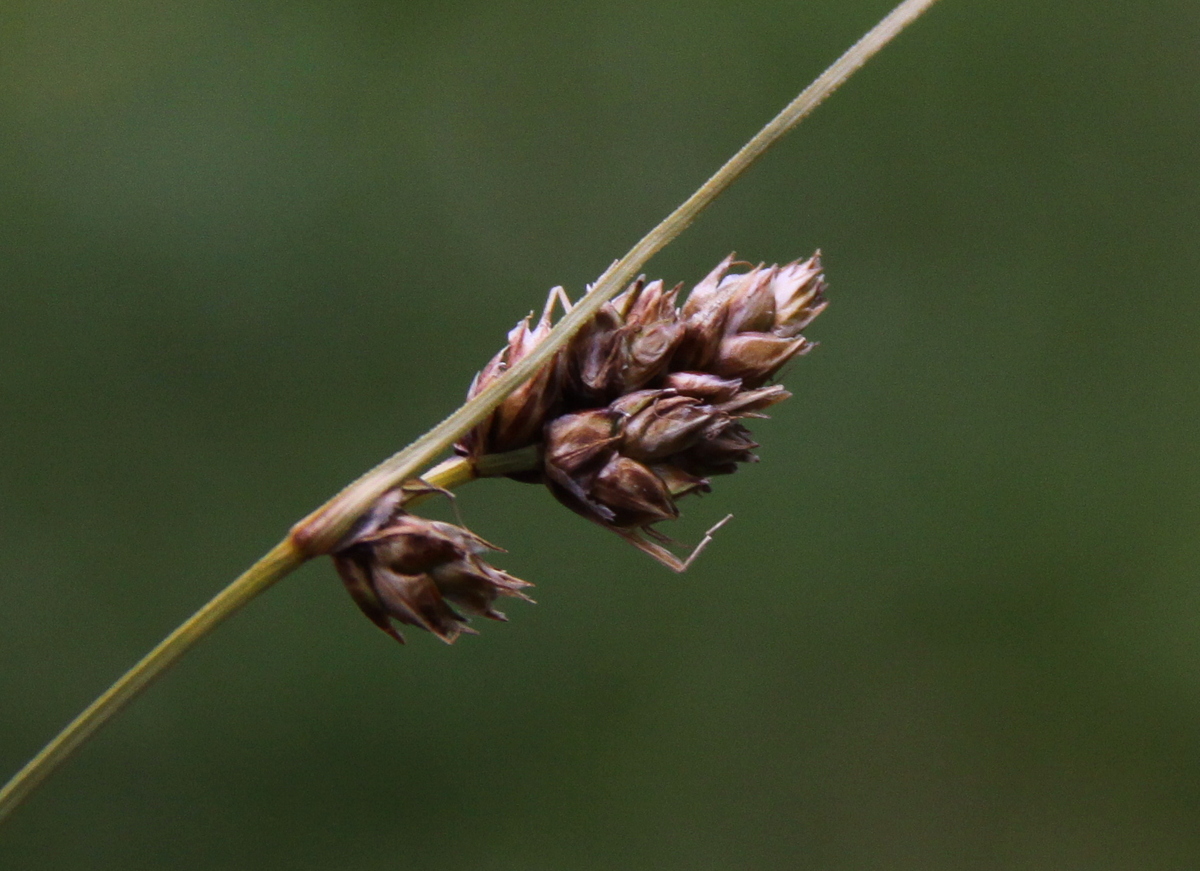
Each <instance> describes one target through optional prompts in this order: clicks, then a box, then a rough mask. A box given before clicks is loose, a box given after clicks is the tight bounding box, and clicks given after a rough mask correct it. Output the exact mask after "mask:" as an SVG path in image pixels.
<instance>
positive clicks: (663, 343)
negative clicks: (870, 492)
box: [455, 253, 826, 571]
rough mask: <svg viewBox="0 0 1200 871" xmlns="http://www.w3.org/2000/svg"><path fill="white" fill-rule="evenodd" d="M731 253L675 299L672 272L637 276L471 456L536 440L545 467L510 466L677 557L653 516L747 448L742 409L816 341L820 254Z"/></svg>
mask: <svg viewBox="0 0 1200 871" xmlns="http://www.w3.org/2000/svg"><path fill="white" fill-rule="evenodd" d="M733 265H734V260H733V255H732V254H731V255H730V256H729V257H726V258H725V259H724V260H723V261H721V263H720V264H718V266H717V267H716V269H714V270H713V271H712V272H711V273H709V274H708V276H707V277H705V278H704V280H703V281H701V282H700V283H699V284H697V285H696V286H695V287H694V288H693V289H692V291H691V293H690V294H688V296H687V299H686V301H684V302H683V304H682V305H681V306H680V305H677V299H678V297H679V293H680V290H681V286H676V287H674V288H672V289H670V290H668V289H666V287H665V286H664V285H663V283H662V282H661V281H654V282H651V283H646V281H645V279H644V278H639V279H637V280H636V281H635V282H634V283H633V284H631V285H630V287H629V288H628V289H627V290H626V291H625V292H624V293H622V294H621V295H620V296H618V297H616V298H615V299H613V300H612V301H611V302H609V303H607V304H605V305H604V306H603V307H602V308H601V309H600V310H599V312H598V313H597V315H596V317H595V318H594V319H593V320H592V321H591V322H590V323H589V324H587V325H586V326H585V327H584V328H583V329H582V330H580V332H579V333H578V334H577V335H576V336H575V338H574V339H573V340H572V341H571V342H570V343H569V344H568V345H567V346H566V347H565V348H564V349H563V350H562V351H561V352H559V353H558V354H557V355H555V357H554V358H553V359H552V360H551V362H550V363H548V364H547V365H546V366H545V367H544V368H543V369H542V370H541V371H540V372H539V373H538V374H537V375H536V376H535V377H534V378H533V379H532V380H531V381H530V382H527V383H526V385H524V386H523V387H522V388H521V389H520V390H518V391H517V392H516V393H514V394H512V395H511V396H509V397H508V399H506V400H505V401H504V402H503V403H501V405H500V406H499V407H498V408H497V409H496V410H495V411H494V412H493V413H492V414H491V415H490V416H489V417H488V418H487V419H485V420H484V421H483V422H482V423H480V424H479V425H478V426H477V427H476V428H475V429H474V430H472V431H471V432H470V433H468V434H467V435H466V436H465V437H464V438H463V439H462V440H461V441H460V442H459V443H458V444H457V445H456V446H455V450H456V451H457V452H458V453H459V454H461V455H463V456H467V457H471V458H477V457H479V456H482V455H484V454H490V453H499V452H503V451H512V450H517V449H519V448H525V447H529V446H530V445H535V444H539V445H541V447H542V463H541V468H540V469H538V470H536V471H535V472H533V473H529V472H524V473H520V474H518V475H513V476H512V477H516V478H518V479H519V480H524V481H536V482H540V483H543V484H545V485H546V486H547V487H548V488H549V490H550V491H551V492H552V493H553V494H554V496H555V497H556V498H557V499H558V500H559V501H560V502H562V503H563V504H564V505H566V506H567V507H569V508H571V509H572V510H573V511H576V512H578V513H579V514H581V515H583V516H584V517H587V518H588V519H590V520H593V521H595V522H596V523H599V524H600V525H602V526H605V527H606V528H608V529H611V530H613V531H614V532H616V533H617V534H619V535H621V536H622V537H623V538H625V539H626V540H628V541H629V542H630V543H632V544H634V545H635V546H637V547H639V548H641V549H642V550H645V551H646V552H647V553H649V554H650V555H651V556H653V557H655V558H656V559H658V560H660V561H661V562H663V563H664V564H666V565H668V566H669V567H671V568H673V569H675V570H677V571H681V570H682V569H683V568H684V567H685V566H686V563H684V562H681V561H680V560H679V559H678V558H676V557H675V556H674V555H673V554H671V553H670V551H668V550H666V549H665V548H664V547H662V546H661V545H660V544H656V543H655V542H654V541H651V540H649V539H647V538H646V536H647V535H648V536H650V537H652V538H654V539H656V540H658V541H660V542H662V541H668V540H669V539H666V538H665V537H664V536H662V535H661V534H660V533H658V532H657V531H656V530H655V529H654V528H653V524H655V523H658V522H659V521H663V520H673V519H675V518H676V517H678V516H679V509H678V507H677V505H676V500H677V499H678V498H679V497H681V496H685V495H687V494H689V493H705V492H708V491H709V490H710V488H711V482H710V480H709V478H710V477H711V476H713V475H724V474H729V473H731V472H734V471H736V469H737V467H738V465H739V464H740V463H746V462H756V461H757V459H758V458H757V457H756V456H755V455H754V453H753V451H754V449H755V448H757V447H758V444H757V443H756V442H755V441H754V440H753V438H752V436H751V433H750V431H749V430H748V429H747V428H746V426H745V425H744V423H742V421H744V420H746V419H748V418H755V417H763V416H764V415H763V414H762V412H763V410H764V409H766V408H769V407H770V406H772V405H774V404H775V403H777V402H782V401H783V400H784V399H787V398H788V396H790V395H791V394H789V393H788V392H787V391H786V390H784V389H783V388H782V387H780V386H777V385H770V386H768V382H769V381H770V380H771V379H772V378H773V377H774V376H775V375H776V373H778V372H779V370H780V369H781V368H782V367H783V365H784V364H785V363H787V362H788V361H789V360H791V359H792V358H793V357H797V356H800V355H802V354H805V353H807V352H808V351H809V350H810V349H811V348H812V347H813V343H811V342H809V341H808V340H807V339H806V338H804V336H803V335H801V331H802V330H803V329H804V328H805V327H806V326H808V324H809V323H811V322H812V320H813V318H815V317H816V316H817V315H818V314H820V313H821V311H822V310H824V308H825V306H826V300H825V297H824V291H825V287H826V285H825V279H824V275H823V274H822V272H821V260H820V254H819V253H818V254H814V255H813V256H812V257H810V258H809V259H808V260H805V261H795V262H792V263H788V264H786V265H784V266H775V265H772V266H761V265H760V266H758V267H755V268H752V269H750V270H749V271H746V272H731V271H730V270H731V268H732V267H733ZM559 301H561V302H562V304H563V307H564V308H569V303H567V302H566V299H565V296H564V294H563V292H562V290H561V288H555V289H554V290H553V291H551V294H550V298H549V300H548V301H547V305H546V309H545V311H544V312H543V313H542V317H541V319H540V320H539V322H538V324H537V326H536V327H533V328H531V327H530V325H529V322H530V318H526V319H525V320H524V321H522V322H521V323H519V324H518V325H517V327H516V328H515V329H514V330H513V331H512V332H511V333H509V341H508V344H507V345H506V346H505V347H504V348H502V349H501V350H500V352H499V353H498V354H497V355H496V356H495V357H494V358H492V360H491V361H490V362H489V363H488V365H487V366H485V367H484V368H483V370H481V371H480V373H479V374H478V375H477V376H476V378H475V381H474V382H473V383H472V385H471V389H470V391H469V393H468V396H469V397H470V396H474V395H475V394H476V393H478V392H479V391H480V390H482V389H484V388H485V387H487V386H488V384H490V383H491V382H492V381H493V380H495V379H496V378H497V377H499V375H501V374H502V373H503V372H505V371H506V370H507V369H509V368H510V367H511V366H513V365H514V364H516V363H517V362H518V361H519V360H521V359H522V358H523V357H524V356H526V355H527V354H528V353H529V352H530V351H531V350H532V349H533V348H534V347H536V346H537V344H538V343H539V342H541V341H542V339H543V338H544V337H545V336H546V335H547V334H548V333H549V331H550V321H551V313H552V310H553V307H554V305H555V303H556V302H559Z"/></svg>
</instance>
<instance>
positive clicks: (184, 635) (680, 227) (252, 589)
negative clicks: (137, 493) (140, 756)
mask: <svg viewBox="0 0 1200 871" xmlns="http://www.w3.org/2000/svg"><path fill="white" fill-rule="evenodd" d="M934 2H936V0H904V2H902V3H900V4H899V5H898V6H897V7H896V8H895V9H893V10H892V12H891V13H890V14H889V15H888V16H887V17H886V18H884V19H883V20H882V21H880V22H879V24H877V25H875V27H873V28H872V29H871V30H870V31H869V32H868V33H867V34H866V35H865V36H864V37H863V38H862V39H860V40H859V41H858V42H857V43H855V44H854V45H853V46H852V47H851V48H850V49H849V50H848V51H847V52H846V53H845V54H843V55H842V56H841V57H840V58H838V60H837V61H835V62H834V64H833V65H832V66H831V67H829V69H827V70H826V71H825V72H823V73H822V74H821V75H820V76H818V77H817V78H816V80H815V81H813V83H812V84H811V85H809V86H808V87H807V88H805V89H804V90H803V91H802V92H801V93H800V95H799V96H798V97H796V99H795V100H793V101H792V102H791V103H789V104H788V105H787V106H786V107H785V108H784V109H783V111H782V112H780V113H779V114H778V115H777V116H776V117H775V118H774V119H772V120H771V121H770V122H769V123H768V124H767V125H766V126H765V127H763V129H762V130H760V131H759V132H758V133H757V134H756V135H755V136H754V138H752V139H751V140H750V141H749V142H747V143H746V144H745V145H744V146H742V148H741V150H739V151H738V152H737V154H735V155H734V156H733V157H732V158H730V159H729V161H728V162H727V163H726V164H725V165H724V166H722V167H721V168H720V169H719V170H717V172H716V173H715V174H714V175H713V176H712V178H710V179H709V180H708V181H707V182H705V183H704V184H703V185H702V186H701V187H700V189H699V190H697V191H696V192H695V193H694V194H692V196H691V197H689V198H688V199H687V200H686V201H685V202H684V203H683V204H682V205H680V206H679V207H678V208H676V209H675V211H673V212H672V213H671V214H670V215H668V216H667V218H666V219H664V220H663V221H662V223H660V224H659V225H658V226H657V227H655V228H654V229H653V230H651V231H650V232H649V233H647V234H646V235H645V236H644V237H643V238H642V239H641V241H639V242H638V243H637V244H636V245H634V246H633V248H632V249H631V250H630V251H629V253H628V254H626V255H625V256H624V257H622V258H621V259H620V260H618V261H616V262H615V263H614V264H613V265H612V266H610V267H609V268H608V269H607V270H605V272H604V274H603V275H601V276H600V278H599V279H598V280H597V281H596V283H595V285H593V286H592V288H591V290H589V291H588V293H587V294H586V295H585V296H584V297H583V299H581V300H580V301H579V303H578V304H576V305H575V306H574V308H572V309H571V311H570V312H569V313H568V314H566V315H565V316H564V317H563V319H562V320H561V321H559V323H558V324H557V325H556V326H555V327H554V329H553V330H552V331H551V333H550V334H549V335H548V336H547V337H546V339H545V340H544V341H542V342H541V343H540V344H539V345H538V346H537V347H536V348H535V349H534V350H533V351H532V352H531V353H530V354H529V355H528V356H527V357H525V358H524V359H523V360H521V362H519V363H518V364H517V365H515V366H513V367H512V369H510V370H509V371H508V372H506V373H505V374H504V375H502V376H501V377H500V378H498V379H497V380H496V381H494V382H493V383H492V384H491V385H489V386H488V388H487V389H485V390H483V391H481V392H480V393H479V395H478V396H476V397H475V398H474V399H472V400H470V401H469V402H467V403H466V404H465V405H463V406H462V407H461V408H459V409H458V410H457V411H455V412H454V413H453V414H451V415H450V416H449V417H448V418H446V419H445V420H444V421H442V422H441V423H440V424H438V425H437V426H436V427H434V428H433V429H431V430H430V431H429V432H427V433H426V434H425V435H423V436H421V437H420V438H419V439H417V440H416V441H415V442H413V443H412V444H411V445H409V446H408V447H407V448H405V449H404V450H402V451H400V452H399V453H397V454H395V455H394V456H392V457H391V458H389V459H387V460H385V461H384V462H383V463H381V464H380V465H378V466H376V467H375V468H374V469H372V470H371V471H369V472H367V473H366V474H365V475H363V476H362V477H361V478H359V479H358V480H357V481H355V482H354V483H352V484H350V485H349V486H348V487H346V489H344V490H343V491H342V492H341V493H339V494H337V495H336V496H334V497H333V498H332V499H330V500H329V501H328V502H327V503H325V505H323V506H321V507H320V508H318V509H317V510H316V511H314V512H313V513H312V514H310V515H309V516H308V517H306V518H305V519H304V520H302V521H300V523H298V524H296V526H295V527H293V528H292V531H291V533H290V534H289V535H288V537H287V538H286V539H284V540H283V541H281V542H280V543H279V544H277V545H275V547H273V548H272V549H271V550H270V551H269V552H268V553H267V554H266V556H264V557H263V558H262V559H260V560H259V561H258V562H256V563H255V564H254V565H253V566H251V567H250V568H249V569H248V570H247V571H246V572H245V573H244V574H243V575H242V576H241V577H239V578H238V579H237V580H235V581H234V582H233V583H232V584H230V585H229V586H228V587H226V588H225V589H224V590H223V591H221V592H220V593H218V594H217V596H216V597H215V598H213V599H212V601H210V602H209V603H208V604H207V605H205V606H204V607H203V608H201V609H200V610H199V611H197V612H196V613H195V614H194V615H193V616H192V617H190V618H189V619H188V620H187V621H186V622H185V623H184V624H183V625H182V626H180V627H179V628H178V629H176V630H175V631H174V632H172V633H171V634H170V635H168V636H167V638H166V639H164V640H163V641H162V643H160V644H159V645H158V646H157V647H155V648H154V649H153V650H152V651H150V653H148V654H147V655H146V656H145V658H144V659H142V660H141V662H139V663H138V664H137V665H135V666H134V667H133V668H131V669H130V670H129V671H128V672H126V673H125V674H124V675H123V676H122V677H121V678H120V679H119V680H117V682H116V683H114V684H113V685H112V686H111V687H110V688H109V689H108V690H106V691H105V692H104V694H103V695H101V696H100V697H99V698H98V699H96V701H94V702H92V704H91V705H89V706H88V707H87V708H86V709H85V710H84V711H83V713H81V714H80V715H79V716H78V717H76V718H75V719H74V720H72V721H71V723H70V724H69V725H68V726H67V727H66V728H65V729H63V731H62V732H61V733H59V735H58V736H57V737H56V738H54V740H53V741H51V742H50V743H49V744H47V745H46V746H45V747H44V748H43V749H42V750H41V751H40V752H39V753H38V754H37V755H36V756H35V757H34V758H33V759H31V760H30V761H29V763H28V764H27V765H26V766H25V767H24V768H22V769H21V770H20V771H18V772H17V773H16V775H14V776H13V778H12V779H11V780H10V781H9V782H8V783H7V784H5V786H4V787H3V789H0V821H3V820H4V819H5V818H6V817H7V816H8V815H9V814H10V813H12V811H13V810H14V809H15V808H16V807H17V806H18V805H19V804H20V803H21V802H22V801H23V800H24V799H25V798H26V797H27V796H28V795H29V793H30V792H31V791H32V790H33V789H34V788H35V787H36V786H37V785H38V784H39V783H41V782H42V781H43V780H45V779H46V777H47V776H49V775H50V773H51V772H53V771H54V769H55V768H56V767H57V766H59V765H60V764H62V763H63V762H64V761H65V760H66V759H67V758H68V757H69V756H70V755H71V753H73V752H74V751H75V750H76V749H78V748H79V747H80V745H82V744H83V743H84V742H85V741H87V739H88V738H89V737H91V735H92V734H93V733H95V731H96V730H97V729H98V728H100V726H102V725H103V724H104V723H105V722H107V721H108V720H109V719H110V718H111V717H112V716H113V715H114V714H115V713H116V712H117V711H119V710H120V709H121V708H122V707H124V706H125V705H127V704H128V703H129V702H130V701H132V700H133V699H134V698H136V696H137V695H138V693H140V692H141V691H142V690H143V689H145V688H146V687H147V686H149V684H150V683H151V682H152V681H153V680H154V679H155V678H156V677H158V676H159V675H160V674H162V673H163V672H164V671H166V670H167V669H168V668H169V667H170V666H171V665H172V664H173V663H174V662H175V661H176V660H177V659H178V658H179V657H180V656H181V655H183V653H185V652H186V651H187V650H188V649H190V648H191V647H192V646H193V645H194V644H196V642H198V641H199V640H200V639H202V638H203V637H204V636H205V635H207V634H208V633H209V632H211V631H212V630H213V629H214V628H215V627H216V626H217V625H218V624H219V623H220V622H221V621H222V620H224V619H225V618H227V617H229V616H231V615H232V614H234V613H235V612H236V611H238V610H239V609H240V608H241V607H242V606H243V605H245V604H246V603H247V602H249V601H250V600H251V599H253V598H254V597H255V596H257V595H258V594H259V593H261V592H262V591H263V590H265V589H267V588H268V587H270V586H271V585H272V584H274V583H275V582H276V581H278V580H279V579H280V578H282V577H284V576H285V575H287V574H289V573H290V572H291V571H292V570H294V569H295V568H296V567H297V566H299V565H301V564H302V563H303V562H304V561H305V560H307V559H309V558H311V557H313V556H317V555H320V554H324V553H328V552H329V550H330V549H331V548H332V547H333V546H334V545H335V544H336V542H337V541H338V540H339V539H340V538H341V537H342V536H343V535H344V534H345V533H346V531H347V530H349V528H350V526H351V525H352V524H353V523H354V522H355V521H356V520H357V519H358V518H359V517H360V516H361V515H362V514H363V512H364V511H366V510H367V509H368V508H369V507H370V506H371V504H372V503H374V501H375V500H376V499H378V498H379V497H380V496H381V495H383V494H384V493H385V492H387V491H388V490H390V489H391V488H393V487H395V486H397V485H399V484H400V483H402V482H404V481H407V480H408V479H410V478H413V477H414V476H415V475H416V474H417V472H418V470H420V469H422V468H424V467H426V466H428V465H429V464H430V463H432V462H433V460H434V459H435V458H436V457H437V456H438V455H440V454H441V453H443V452H444V451H445V450H446V449H447V448H448V447H449V446H450V445H451V444H453V443H454V442H455V441H457V440H458V439H459V438H460V437H461V436H462V435H463V433H465V432H466V431H467V430H469V429H470V428H471V427H473V426H475V425H476V424H477V423H479V422H480V421H481V420H483V419H484V418H485V417H487V415H488V414H490V413H491V412H492V410H493V409H494V408H496V406H498V405H499V404H500V403H501V402H503V401H504V399H505V397H507V396H508V395H509V394H510V393H512V392H513V391H514V390H516V389H517V388H518V387H520V386H521V385H522V384H523V383H524V382H525V381H527V380H528V379H529V378H530V377H531V376H532V375H533V374H534V373H535V372H537V370H538V369H540V368H541V367H542V366H543V365H544V364H545V363H547V362H548V361H549V360H550V358H551V357H552V356H553V355H554V354H555V353H556V352H557V351H558V349H559V348H561V347H562V346H563V345H564V344H565V343H566V342H567V341H568V340H569V339H570V338H571V336H573V335H574V334H575V332H576V331H578V330H579V328H580V327H582V326H583V325H584V324H585V323H586V322H587V321H588V320H589V319H590V318H591V317H592V316H593V315H594V314H595V313H596V311H597V310H598V309H599V308H600V306H601V305H603V304H604V303H605V302H607V301H608V300H609V299H611V298H612V297H614V296H616V295H617V294H618V293H619V292H620V291H621V289H622V288H624V286H625V285H626V284H628V283H629V281H630V280H632V279H633V277H634V276H635V275H637V273H638V272H639V270H641V268H642V266H644V265H645V263H646V261H648V260H649V259H650V258H651V257H652V256H653V255H654V254H656V253H657V252H658V251H660V250H662V248H663V247H665V246H666V245H667V243H669V242H670V241H671V240H672V239H674V238H675V237H676V236H678V235H679V234H680V233H682V232H683V231H684V230H685V229H686V228H687V227H688V225H689V224H691V223H692V221H694V220H695V219H696V217H697V216H698V215H699V214H700V213H701V212H702V211H703V210H704V209H705V208H707V207H708V206H709V204H711V203H712V201H713V200H715V199H716V198H717V197H718V196H719V195H720V194H721V193H722V192H724V191H725V190H726V189H727V188H728V187H729V186H730V185H731V184H733V182H734V181H736V180H737V178H738V177H739V176H740V175H742V173H744V172H745V171H746V170H747V169H749V168H750V167H751V166H752V165H753V164H754V163H755V162H757V161H758V160H759V158H761V157H762V156H763V155H764V154H765V153H766V152H767V151H768V149H770V148H771V146H772V145H774V144H775V143H776V142H778V141H779V140H780V139H782V138H783V136H784V134H786V133H787V132H788V131H789V130H791V129H792V128H793V127H795V126H796V125H797V124H798V123H800V121H802V120H803V119H804V118H806V117H808V115H810V114H811V113H812V111H813V110H814V109H816V107H817V106H819V105H820V104H821V103H822V102H823V101H824V100H825V98H826V97H828V96H829V95H830V94H832V93H833V92H834V91H835V90H837V88H838V87H839V86H841V84H842V83H843V82H845V81H846V79H848V78H849V77H850V76H851V75H852V74H853V73H854V72H855V71H856V70H858V69H859V67H861V66H862V65H863V64H864V63H866V62H867V61H868V60H869V59H870V58H871V57H872V56H874V55H875V54H876V53H877V52H878V51H879V50H880V49H881V48H883V47H884V46H885V45H886V44H887V43H888V42H890V41H891V40H892V39H894V38H895V37H896V36H897V35H898V34H899V33H900V31H902V30H903V29H904V28H905V27H907V26H908V25H909V24H910V23H912V22H913V21H914V20H916V19H917V18H918V17H919V16H920V15H921V14H922V13H923V12H925V11H926V10H927V9H928V8H929V7H930V6H932V5H933V4H934ZM517 462H518V466H517V467H516V468H512V469H509V471H517V470H518V469H519V468H520V465H519V463H520V462H523V461H517ZM477 474H478V473H477V472H476V470H475V468H474V467H473V466H472V465H471V464H470V463H468V462H467V461H465V460H462V459H459V458H455V459H452V460H447V461H446V463H443V464H442V465H441V466H438V467H437V468H436V469H434V470H432V471H431V472H429V473H427V474H426V475H425V476H423V480H425V481H426V482H427V483H429V484H431V485H433V486H435V487H442V488H446V489H449V488H450V487H453V486H455V485H456V484H458V483H463V482H464V481H467V480H471V479H472V478H474V477H476V475H477ZM487 474H503V472H497V471H490V472H488V473H487ZM415 498H420V497H415Z"/></svg>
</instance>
